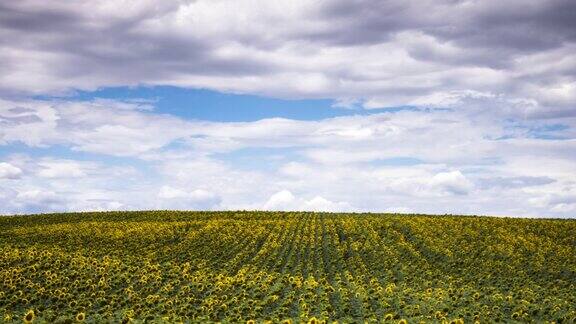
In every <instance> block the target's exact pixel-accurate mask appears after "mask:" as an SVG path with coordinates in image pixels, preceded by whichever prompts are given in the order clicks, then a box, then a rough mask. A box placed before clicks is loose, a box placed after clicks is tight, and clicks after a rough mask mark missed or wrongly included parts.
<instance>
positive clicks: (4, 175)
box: [0, 162, 22, 179]
mask: <svg viewBox="0 0 576 324" xmlns="http://www.w3.org/2000/svg"><path fill="white" fill-rule="evenodd" d="M21 175H22V170H21V169H20V168H18V167H16V166H13V165H12V164H10V163H6V162H0V179H18V178H20V176H21Z"/></svg>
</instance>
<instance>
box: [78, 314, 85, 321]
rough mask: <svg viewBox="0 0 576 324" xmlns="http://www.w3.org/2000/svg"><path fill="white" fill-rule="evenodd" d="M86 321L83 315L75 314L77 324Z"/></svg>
mask: <svg viewBox="0 0 576 324" xmlns="http://www.w3.org/2000/svg"><path fill="white" fill-rule="evenodd" d="M85 319H86V315H85V314H84V313H78V314H76V320H77V321H78V322H83V321H84V320H85Z"/></svg>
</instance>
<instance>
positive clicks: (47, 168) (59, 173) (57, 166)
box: [37, 161, 86, 178]
mask: <svg viewBox="0 0 576 324" xmlns="http://www.w3.org/2000/svg"><path fill="white" fill-rule="evenodd" d="M39 166H40V168H41V169H40V170H39V171H38V173H37V175H38V176H39V177H41V178H68V177H70V178H81V177H84V176H86V172H85V171H84V170H83V167H82V165H81V164H80V163H78V162H76V161H43V162H40V163H39Z"/></svg>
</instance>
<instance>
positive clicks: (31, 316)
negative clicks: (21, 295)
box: [24, 310, 36, 323]
mask: <svg viewBox="0 0 576 324" xmlns="http://www.w3.org/2000/svg"><path fill="white" fill-rule="evenodd" d="M34 318H36V316H35V315H34V311H33V310H29V311H28V312H27V313H26V315H24V323H32V322H34Z"/></svg>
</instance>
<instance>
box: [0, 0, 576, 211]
mask: <svg viewBox="0 0 576 324" xmlns="http://www.w3.org/2000/svg"><path fill="white" fill-rule="evenodd" d="M0 71H1V73H0V214H13V213H31V212H50V211H72V210H116V209H218V210H223V209H270V210H325V211H382V212H420V213H441V214H443V213H458V214H488V215H502V216H541V217H576V2H575V1H573V0H509V1H501V0H461V1H460V0H389V1H377V0H333V1H296V0H294V1H266V0H262V1H258V0H230V1H223V0H196V1H165V0H138V1H135V0H134V1H130V0H123V1H118V0H99V1H89V0H82V1H41V0H21V1H3V2H2V3H0Z"/></svg>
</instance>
